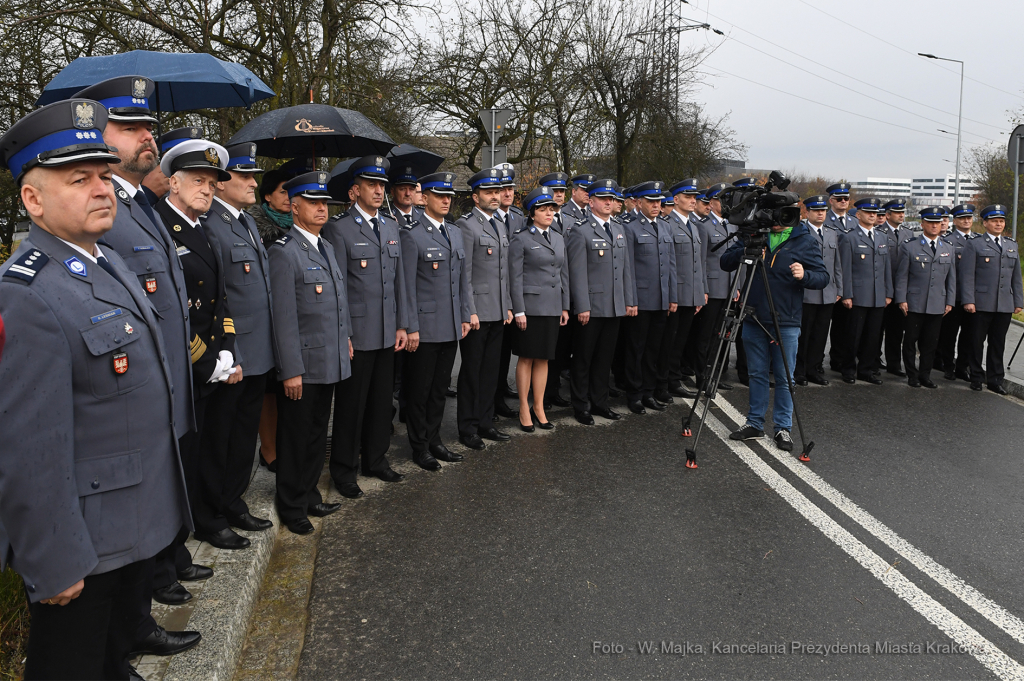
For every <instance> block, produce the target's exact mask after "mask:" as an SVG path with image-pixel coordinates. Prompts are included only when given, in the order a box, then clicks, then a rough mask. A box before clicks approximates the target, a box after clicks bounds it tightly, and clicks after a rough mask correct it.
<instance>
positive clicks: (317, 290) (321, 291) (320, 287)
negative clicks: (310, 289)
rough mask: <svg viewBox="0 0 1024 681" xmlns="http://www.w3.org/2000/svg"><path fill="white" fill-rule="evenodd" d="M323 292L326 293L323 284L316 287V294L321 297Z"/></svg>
mask: <svg viewBox="0 0 1024 681" xmlns="http://www.w3.org/2000/svg"><path fill="white" fill-rule="evenodd" d="M323 292H324V285H323V284H317V285H316V294H317V295H320V294H321V293H323Z"/></svg>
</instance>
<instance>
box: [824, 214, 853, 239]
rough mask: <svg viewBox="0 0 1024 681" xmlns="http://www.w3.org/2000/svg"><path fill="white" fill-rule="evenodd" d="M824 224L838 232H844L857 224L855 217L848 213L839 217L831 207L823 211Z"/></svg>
mask: <svg viewBox="0 0 1024 681" xmlns="http://www.w3.org/2000/svg"><path fill="white" fill-rule="evenodd" d="M825 224H826V225H828V226H829V227H831V228H832V229H834V230H836V231H837V232H839V233H840V234H846V233H847V232H849V231H851V230H853V229H854V228H855V227H857V226H858V224H857V218H855V217H853V216H852V215H850V214H849V213H847V214H846V215H844V216H842V217H839V216H838V215H836V214H835V213H834V212H833V211H832V209H831V208H829V209H828V210H827V211H825Z"/></svg>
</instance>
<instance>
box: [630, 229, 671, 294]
mask: <svg viewBox="0 0 1024 681" xmlns="http://www.w3.org/2000/svg"><path fill="white" fill-rule="evenodd" d="M626 249H627V251H628V253H629V256H630V260H631V261H632V263H633V285H634V286H635V287H636V301H637V306H638V307H639V308H640V309H641V310H668V306H669V303H675V302H678V295H679V291H678V285H677V283H676V249H675V244H674V243H673V241H672V230H671V228H670V227H669V225H668V223H667V222H666V221H664V220H658V219H655V220H654V222H651V221H650V220H648V219H647V218H646V217H644V216H643V215H639V216H637V217H635V218H633V219H632V220H629V221H628V222H626Z"/></svg>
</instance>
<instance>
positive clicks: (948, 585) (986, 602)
mask: <svg viewBox="0 0 1024 681" xmlns="http://www.w3.org/2000/svg"><path fill="white" fill-rule="evenodd" d="M715 404H716V405H717V406H718V407H720V408H721V409H722V411H723V412H724V413H725V415H726V416H728V417H729V418H730V419H731V420H732V421H733V422H735V423H736V424H738V425H743V424H744V423H745V422H746V418H745V417H744V416H743V415H742V414H740V412H739V410H737V409H736V408H735V407H734V406H733V405H732V404H730V403H729V402H728V400H725V399H718V400H715ZM759 444H761V445H762V446H763V447H764V448H765V449H766V450H767V451H768V452H769V453H770V454H771V455H772V456H774V457H775V458H776V459H777V460H778V461H779V462H781V463H782V464H783V465H784V466H786V468H788V469H789V470H791V471H793V473H795V474H796V475H797V477H799V478H800V479H801V480H803V481H804V482H806V483H807V484H808V485H810V486H811V487H812V488H813V489H814V490H815V491H816V492H817V493H818V494H820V495H821V496H823V497H825V499H827V500H828V501H829V502H830V503H831V504H832V505H834V506H835V507H836V508H838V509H839V510H840V511H842V512H843V513H845V514H846V515H847V516H849V517H850V518H851V519H852V520H854V521H855V522H856V523H857V524H858V525H860V526H861V527H863V528H864V529H865V530H867V531H868V532H870V533H871V534H872V535H874V536H875V537H876V538H877V539H879V540H880V541H881V542H882V543H884V544H885V545H886V546H888V547H889V548H891V549H892V550H893V551H896V552H897V553H899V554H900V555H901V556H903V557H904V558H906V559H907V561H908V562H910V563H911V564H912V565H913V566H914V567H916V568H917V569H918V570H920V571H921V572H923V573H925V574H926V575H928V576H929V577H931V578H932V579H934V580H935V581H936V582H937V583H938V584H939V586H941V587H943V588H944V589H946V590H947V591H949V592H950V593H951V594H953V595H954V596H956V597H957V598H959V599H960V600H961V601H963V602H964V603H966V604H967V605H969V606H970V607H972V608H974V610H976V611H977V612H978V613H979V614H980V615H982V616H983V617H984V618H985V619H987V620H988V621H989V622H991V623H992V624H994V625H996V626H997V627H999V628H1000V629H1002V630H1003V631H1004V632H1006V633H1007V634H1008V635H1009V636H1011V637H1012V638H1013V639H1014V640H1015V641H1017V642H1018V643H1022V644H1024V621H1022V620H1021V619H1020V618H1019V617H1017V616H1016V615H1014V614H1012V613H1010V612H1008V611H1007V610H1006V609H1004V608H1003V607H1002V606H1000V605H999V604H997V603H995V602H993V601H992V600H990V599H989V598H987V597H986V596H985V595H984V594H982V593H981V592H980V591H978V590H977V589H975V588H974V587H973V586H971V585H970V584H967V583H966V582H965V581H964V580H963V579H961V578H960V577H957V576H956V575H955V574H953V573H952V572H951V571H950V570H949V569H948V568H945V567H943V566H942V565H940V564H938V563H937V562H935V560H934V559H932V558H931V557H930V556H928V555H926V554H925V553H924V552H923V551H921V550H920V549H918V548H917V547H915V546H914V545H912V544H911V543H910V542H908V541H907V540H906V539H903V538H902V537H900V536H899V535H898V534H896V533H895V532H894V531H893V530H891V529H890V528H889V527H888V526H886V525H885V524H884V523H882V522H881V521H880V520H878V519H877V518H875V517H874V516H872V515H871V514H870V513H868V512H867V511H865V510H864V509H862V508H861V507H860V506H858V505H857V504H856V503H854V502H853V501H851V500H850V499H849V498H848V497H847V496H846V495H845V494H843V493H842V492H840V491H839V490H837V489H836V488H835V487H833V486H832V485H830V484H828V483H827V482H825V481H824V480H822V478H821V477H820V476H819V475H818V474H817V473H815V472H814V471H812V470H811V469H810V468H808V467H807V465H806V464H803V463H801V462H800V461H798V460H797V459H796V458H795V457H794V456H793V455H791V454H789V453H787V452H783V451H782V450H781V449H779V448H778V447H776V446H775V443H774V442H772V441H771V440H769V439H768V438H765V439H764V440H762V441H760V442H759ZM795 444H797V446H799V442H797V443H795ZM819 451H820V450H819Z"/></svg>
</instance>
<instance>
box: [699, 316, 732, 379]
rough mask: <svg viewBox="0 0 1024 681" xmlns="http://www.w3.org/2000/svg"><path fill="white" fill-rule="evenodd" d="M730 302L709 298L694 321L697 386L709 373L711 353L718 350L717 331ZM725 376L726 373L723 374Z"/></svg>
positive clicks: (726, 347) (725, 349)
mask: <svg viewBox="0 0 1024 681" xmlns="http://www.w3.org/2000/svg"><path fill="white" fill-rule="evenodd" d="M727 302H728V301H727V300H726V299H725V298H708V304H707V305H705V306H704V307H702V308H701V310H700V312H698V313H697V316H696V317H694V320H693V328H692V329H691V330H690V333H691V335H692V336H693V339H692V342H693V352H692V353H691V356H692V357H693V360H692V361H693V370H694V372H696V374H697V384H698V385H700V382H701V381H702V380H703V379H704V374H705V373H706V372H707V368H708V362H709V361H711V359H712V356H711V353H713V352H714V351H715V349H717V348H718V337H717V336H716V335H715V330H716V329H718V328H719V325H720V324H721V322H722V319H723V316H722V313H723V311H724V309H725V304H726V303H727ZM728 348H729V346H728V345H726V346H725V348H724V351H725V352H728ZM726 359H728V358H726ZM723 375H725V374H724V372H723Z"/></svg>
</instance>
